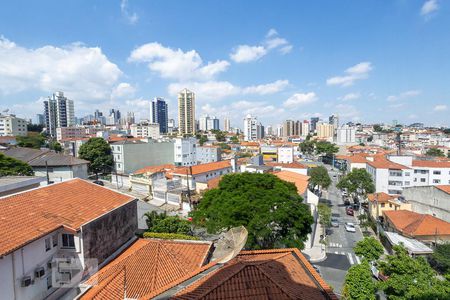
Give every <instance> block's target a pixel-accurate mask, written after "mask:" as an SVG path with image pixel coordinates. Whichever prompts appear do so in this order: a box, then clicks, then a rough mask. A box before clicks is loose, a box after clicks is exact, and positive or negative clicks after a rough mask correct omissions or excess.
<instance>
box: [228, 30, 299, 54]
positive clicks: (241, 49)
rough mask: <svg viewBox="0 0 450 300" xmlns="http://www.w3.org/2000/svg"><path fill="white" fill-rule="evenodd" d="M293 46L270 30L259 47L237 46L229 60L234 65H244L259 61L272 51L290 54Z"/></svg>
mask: <svg viewBox="0 0 450 300" xmlns="http://www.w3.org/2000/svg"><path fill="white" fill-rule="evenodd" d="M292 49H293V46H292V45H291V44H290V43H289V42H288V41H287V40H286V39H284V38H282V37H280V36H279V35H278V32H277V31H276V30H275V29H273V28H272V29H270V30H269V32H268V33H267V34H266V38H265V40H264V41H263V42H262V44H261V45H256V46H250V45H239V46H237V47H236V48H235V49H233V51H232V53H231V54H230V58H231V59H232V60H233V61H234V62H236V63H246V62H251V61H256V60H259V59H260V58H261V57H263V56H265V55H266V54H268V53H269V52H270V51H272V50H278V52H280V53H281V54H283V55H284V54H287V53H289V52H291V51H292Z"/></svg>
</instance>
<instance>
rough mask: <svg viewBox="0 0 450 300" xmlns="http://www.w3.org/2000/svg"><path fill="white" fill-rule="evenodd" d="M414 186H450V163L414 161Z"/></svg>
mask: <svg viewBox="0 0 450 300" xmlns="http://www.w3.org/2000/svg"><path fill="white" fill-rule="evenodd" d="M412 168H413V169H414V186H427V185H446V184H450V161H433V160H413V161H412Z"/></svg>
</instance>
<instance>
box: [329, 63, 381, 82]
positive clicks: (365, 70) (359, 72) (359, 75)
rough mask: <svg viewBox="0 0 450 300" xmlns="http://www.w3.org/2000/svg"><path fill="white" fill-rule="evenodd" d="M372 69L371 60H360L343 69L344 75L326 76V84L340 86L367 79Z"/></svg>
mask: <svg viewBox="0 0 450 300" xmlns="http://www.w3.org/2000/svg"><path fill="white" fill-rule="evenodd" d="M372 69H373V67H372V63H371V62H368V61H365V62H361V63H359V64H356V65H354V66H352V67H350V68H348V69H347V70H345V73H346V75H344V76H334V77H331V78H328V79H327V85H339V86H342V87H347V86H351V85H353V84H354V83H355V81H358V80H362V79H367V78H368V77H369V73H370V71H372Z"/></svg>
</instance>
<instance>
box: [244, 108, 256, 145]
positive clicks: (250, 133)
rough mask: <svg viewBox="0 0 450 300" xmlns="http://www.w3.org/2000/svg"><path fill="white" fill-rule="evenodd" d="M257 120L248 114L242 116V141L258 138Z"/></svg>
mask: <svg viewBox="0 0 450 300" xmlns="http://www.w3.org/2000/svg"><path fill="white" fill-rule="evenodd" d="M257 127H258V120H257V119H256V117H254V116H252V115H250V114H248V115H247V116H246V117H245V118H244V141H246V142H248V141H254V140H256V139H258V128H257Z"/></svg>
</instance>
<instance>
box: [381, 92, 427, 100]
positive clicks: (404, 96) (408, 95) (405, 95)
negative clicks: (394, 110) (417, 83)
mask: <svg viewBox="0 0 450 300" xmlns="http://www.w3.org/2000/svg"><path fill="white" fill-rule="evenodd" d="M420 93H421V91H419V90H409V91H406V92H402V93H400V94H398V95H390V96H388V97H387V98H386V100H387V101H390V102H393V101H398V100H403V99H407V98H412V97H416V96H419V95H420Z"/></svg>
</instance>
